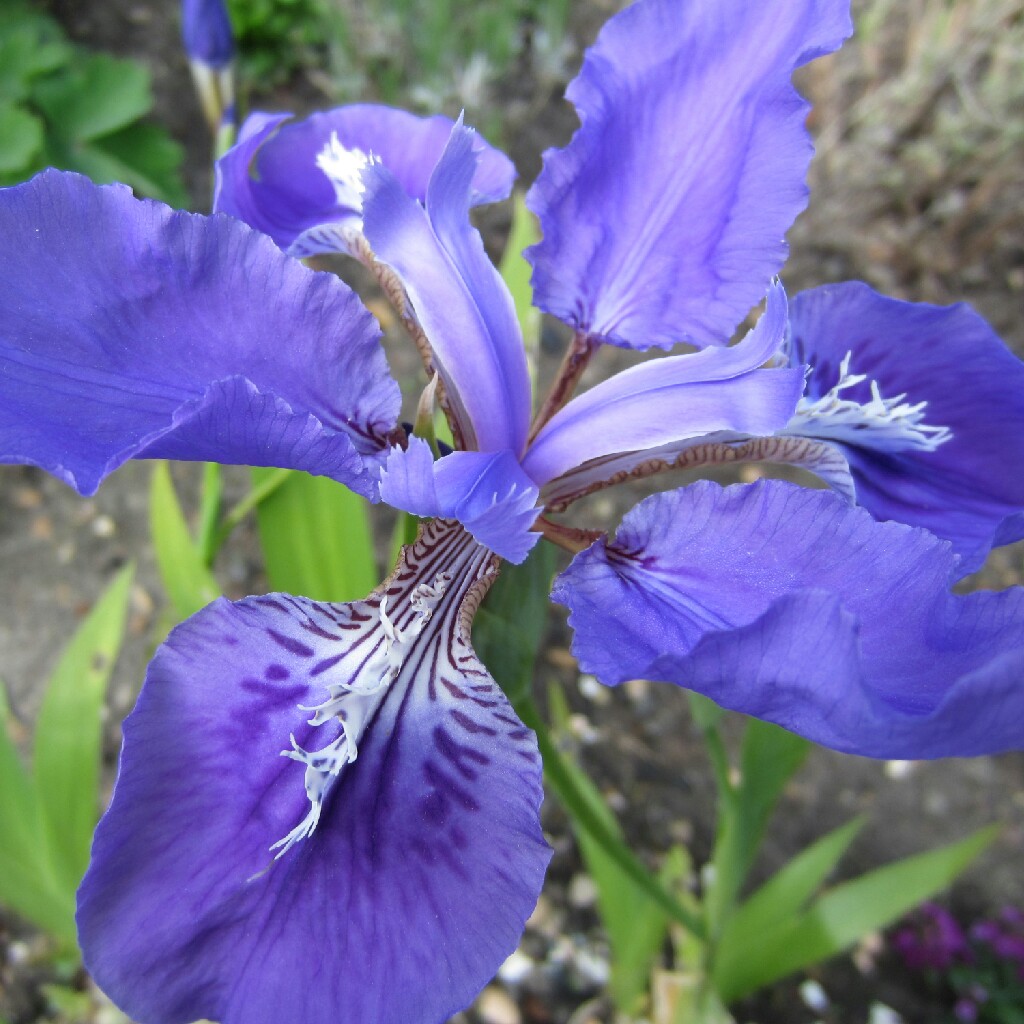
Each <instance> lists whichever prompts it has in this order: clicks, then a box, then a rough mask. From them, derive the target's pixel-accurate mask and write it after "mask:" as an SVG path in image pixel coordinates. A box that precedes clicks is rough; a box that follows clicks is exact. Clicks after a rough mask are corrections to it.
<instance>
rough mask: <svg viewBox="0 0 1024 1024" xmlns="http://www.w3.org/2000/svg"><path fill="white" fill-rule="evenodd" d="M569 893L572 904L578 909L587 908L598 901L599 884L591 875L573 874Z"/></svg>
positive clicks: (570, 903)
mask: <svg viewBox="0 0 1024 1024" xmlns="http://www.w3.org/2000/svg"><path fill="white" fill-rule="evenodd" d="M568 895H569V905H570V906H572V907H575V908H576V909H577V910H585V909H586V908H587V907H592V906H593V905H594V904H595V903H596V902H597V886H596V885H595V884H594V880H593V879H592V878H591V877H590V875H584V874H582V873H581V874H578V875H573V877H572V881H571V882H570V883H569V894H568Z"/></svg>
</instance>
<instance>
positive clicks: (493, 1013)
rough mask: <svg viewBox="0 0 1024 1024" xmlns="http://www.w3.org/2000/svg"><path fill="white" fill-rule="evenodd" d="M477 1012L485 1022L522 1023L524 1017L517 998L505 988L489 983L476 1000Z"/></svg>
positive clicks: (500, 1023)
mask: <svg viewBox="0 0 1024 1024" xmlns="http://www.w3.org/2000/svg"><path fill="white" fill-rule="evenodd" d="M476 1012H477V1013H478V1014H479V1016H480V1019H481V1020H482V1021H484V1022H485V1024H520V1021H521V1020H522V1019H523V1018H522V1014H521V1013H520V1012H519V1007H518V1006H517V1005H516V1003H515V1000H513V999H512V997H511V996H510V995H509V994H508V993H507V992H505V991H504V990H503V989H500V988H497V987H495V986H494V985H488V987H487V988H485V989H484V990H483V992H481V993H480V995H479V997H478V998H477V1001H476Z"/></svg>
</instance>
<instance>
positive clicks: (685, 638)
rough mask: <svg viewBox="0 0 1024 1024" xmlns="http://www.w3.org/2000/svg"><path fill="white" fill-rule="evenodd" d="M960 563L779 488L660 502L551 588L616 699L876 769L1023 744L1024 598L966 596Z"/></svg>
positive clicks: (848, 511) (935, 546) (912, 533)
mask: <svg viewBox="0 0 1024 1024" xmlns="http://www.w3.org/2000/svg"><path fill="white" fill-rule="evenodd" d="M954 561H955V559H954V556H953V553H952V551H951V550H950V548H949V546H948V545H947V544H944V543H942V542H941V541H938V540H936V539H935V538H934V537H933V536H932V535H931V534H929V533H928V532H927V531H925V530H917V529H913V528H911V527H908V526H903V525H901V524H897V523H877V522H875V521H874V520H873V519H872V518H871V516H870V515H869V514H868V513H867V512H865V511H864V510H862V509H857V508H851V507H850V506H849V505H847V504H846V503H845V502H843V501H842V500H841V499H839V498H838V497H836V496H835V495H832V494H829V493H826V492H820V491H806V490H802V489H800V488H797V487H794V486H792V485H790V484H784V483H781V482H778V481H771V482H762V483H759V484H754V485H748V486H742V485H741V486H735V487H730V488H726V489H722V488H720V487H718V486H717V485H715V484H711V483H707V482H704V483H699V484H695V485H694V486H692V487H687V488H683V489H682V490H678V491H674V492H670V493H666V494H659V495H655V496H654V497H652V498H650V499H648V500H647V501H645V502H642V503H641V504H640V505H639V506H637V508H636V509H634V510H633V511H632V512H631V513H630V514H629V515H627V516H626V518H625V519H624V520H623V524H622V526H621V527H620V529H619V531H618V534H617V536H616V538H615V541H614V543H607V544H606V543H604V542H602V543H599V544H597V545H594V546H593V547H591V548H589V549H588V550H587V551H585V552H583V553H582V554H581V555H579V556H577V558H576V559H575V560H574V561H573V563H572V564H571V565H570V567H569V569H568V570H567V571H566V572H565V573H564V574H563V575H562V576H561V577H560V578H559V580H558V581H557V583H556V587H555V591H554V596H555V599H556V600H558V601H561V602H562V603H564V604H567V605H568V606H569V608H570V610H571V614H570V620H569V621H570V624H571V625H572V626H573V627H574V629H575V630H576V635H575V640H574V644H573V650H574V653H575V654H576V656H577V657H578V658H579V660H580V664H581V666H582V667H583V668H584V670H585V671H589V672H594V673H595V674H596V675H597V676H598V677H599V678H600V679H601V680H602V681H604V682H606V683H610V684H615V683H619V682H622V681H624V680H626V679H630V678H634V677H643V678H650V679H663V680H667V681H669V682H673V683H677V684H678V685H681V686H686V687H688V688H691V689H695V690H698V691H700V692H702V693H705V694H707V695H708V696H710V697H711V698H713V699H714V700H716V701H718V702H719V703H720V704H723V705H724V706H726V707H730V708H734V709H736V710H738V711H743V712H746V713H747V714H752V715H756V716H758V717H761V718H765V719H768V720H769V721H773V722H776V723H778V724H779V725H782V726H785V727H786V728H788V729H792V730H793V731H794V732H798V733H801V734H802V735H804V736H806V737H808V738H809V739H812V740H814V741H815V742H817V743H821V744H824V745H825V746H830V747H835V748H836V749H839V750H843V751H847V752H849V753H855V754H864V755H868V756H871V757H898V758H928V757H947V756H973V755H977V754H983V753H996V752H999V751H1004V750H1010V749H1018V748H1020V747H1021V746H1024V727H1022V725H1021V723H1022V722H1024V688H1022V687H1021V686H1020V679H1021V674H1022V672H1024V640H1022V637H1024V628H1022V627H1024V589H1022V588H1016V589H1014V590H1010V591H1005V592H1002V593H975V594H969V595H967V596H953V595H951V594H950V592H949V582H950V577H951V574H952V571H953V568H954Z"/></svg>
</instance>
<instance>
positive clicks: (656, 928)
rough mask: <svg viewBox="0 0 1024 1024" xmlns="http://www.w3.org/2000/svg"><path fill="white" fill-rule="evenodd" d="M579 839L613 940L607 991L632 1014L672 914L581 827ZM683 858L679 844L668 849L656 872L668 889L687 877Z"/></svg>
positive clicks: (611, 942) (623, 1008)
mask: <svg viewBox="0 0 1024 1024" xmlns="http://www.w3.org/2000/svg"><path fill="white" fill-rule="evenodd" d="M616 828H618V826H617V825H616ZM577 838H578V839H579V843H580V852H581V853H582V854H583V860H584V863H585V864H586V866H587V871H588V872H589V873H590V877H591V878H593V880H594V884H595V885H596V886H597V893H598V906H599V907H600V910H601V919H602V920H603V922H604V926H605V930H606V931H607V932H608V941H609V944H610V945H611V951H612V962H611V977H610V979H609V982H608V990H609V992H610V994H611V997H612V1001H613V1002H614V1003H615V1007H616V1009H618V1010H619V1012H620V1013H624V1014H628V1013H633V1012H635V1011H636V1010H637V1009H638V1004H639V1002H640V1000H641V998H642V997H643V995H644V993H645V992H646V991H647V989H648V987H649V985H650V980H651V971H652V969H653V968H654V965H655V962H656V960H657V958H658V955H659V953H660V952H661V949H662V947H663V946H664V944H665V938H666V936H667V934H668V927H669V922H670V921H671V918H670V917H669V915H668V914H666V913H665V911H664V910H663V909H662V908H661V907H659V906H658V904H657V903H655V902H654V901H653V900H651V899H649V898H648V897H647V895H646V894H645V893H644V892H643V890H641V889H640V888H639V886H637V885H636V884H635V883H634V882H633V881H632V880H631V879H630V878H629V877H628V876H627V875H626V874H625V873H624V872H623V870H622V868H621V867H619V865H618V862H617V861H615V860H614V859H613V858H612V857H611V856H609V854H608V853H606V852H605V850H604V847H602V846H601V844H600V843H598V842H597V841H596V840H595V839H593V838H592V837H591V836H590V835H589V834H588V833H587V832H586V831H581V832H579V834H578V837H577ZM687 861H688V858H687V857H686V853H685V851H684V850H683V849H682V848H681V847H675V848H673V849H672V850H670V851H669V854H668V856H667V857H666V858H665V862H664V863H663V864H662V868H661V871H660V872H659V873H658V881H659V882H660V884H661V885H662V886H664V888H665V889H666V890H669V891H674V890H675V889H676V888H677V887H678V885H679V883H680V882H681V881H683V880H684V879H685V877H686V871H687Z"/></svg>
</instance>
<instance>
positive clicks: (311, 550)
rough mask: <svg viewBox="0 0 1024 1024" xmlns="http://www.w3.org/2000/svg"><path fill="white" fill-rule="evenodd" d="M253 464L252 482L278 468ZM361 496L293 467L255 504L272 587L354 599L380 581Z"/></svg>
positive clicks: (326, 597) (333, 598)
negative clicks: (265, 467)
mask: <svg viewBox="0 0 1024 1024" xmlns="http://www.w3.org/2000/svg"><path fill="white" fill-rule="evenodd" d="M278 472H279V471H278V470H275V469H254V470H253V471H252V476H253V482H254V484H255V485H256V486H259V485H260V483H261V482H263V481H265V480H267V479H268V478H270V477H272V476H273V475H274V474H276V473H278ZM368 508H369V506H368V504H367V502H366V499H365V498H362V497H360V496H359V495H358V494H354V493H353V492H352V491H350V490H349V489H348V488H347V487H345V486H343V485H342V484H339V483H338V482H337V481H335V480H329V479H328V478H327V477H322V476H310V475H309V474H308V473H298V472H292V473H290V474H289V475H288V477H287V479H285V481H284V482H283V483H282V484H281V485H280V486H278V487H276V488H275V489H274V490H273V492H272V493H271V494H269V495H268V496H267V497H266V498H265V499H264V500H263V501H261V502H260V503H259V505H258V506H257V508H256V518H257V523H258V524H259V531H260V542H261V544H262V547H263V555H264V558H265V559H266V568H267V579H268V580H269V582H270V589H271V590H281V591H285V592H286V593H289V594H301V595H303V596H304V597H312V598H314V599H315V600H317V601H356V600H359V599H360V598H363V597H366V595H367V594H368V593H369V592H370V591H371V590H373V588H374V587H375V586H377V583H378V582H379V577H378V574H377V564H376V560H375V558H374V549H373V534H372V533H371V532H370V523H369V518H368V516H367V510H368Z"/></svg>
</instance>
